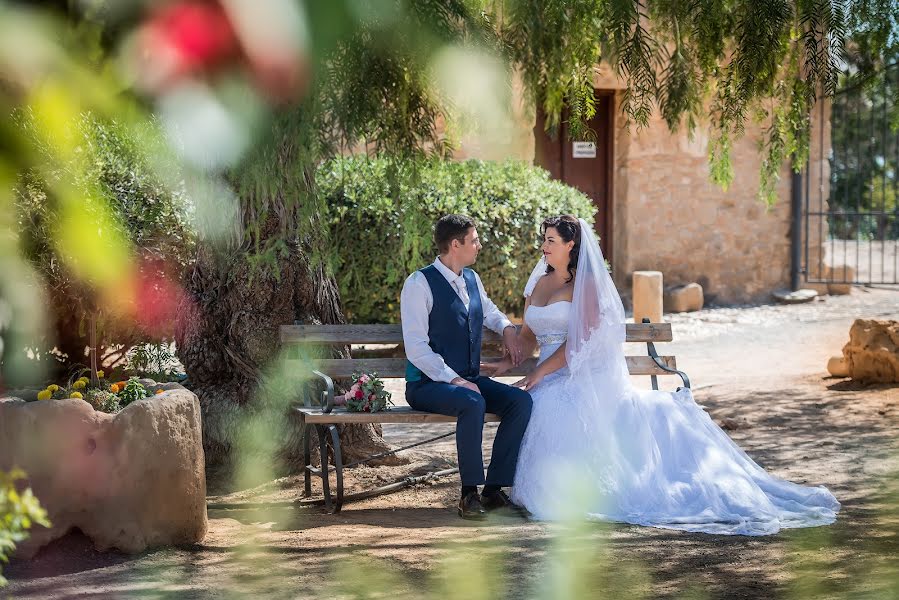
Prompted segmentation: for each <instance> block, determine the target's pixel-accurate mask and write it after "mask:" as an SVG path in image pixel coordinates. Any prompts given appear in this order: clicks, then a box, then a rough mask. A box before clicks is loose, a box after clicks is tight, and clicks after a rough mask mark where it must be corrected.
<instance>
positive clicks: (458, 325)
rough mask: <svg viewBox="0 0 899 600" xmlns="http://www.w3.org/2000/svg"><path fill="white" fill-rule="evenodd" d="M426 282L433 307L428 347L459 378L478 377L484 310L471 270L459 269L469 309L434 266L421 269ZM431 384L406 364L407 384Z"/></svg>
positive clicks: (419, 371)
mask: <svg viewBox="0 0 899 600" xmlns="http://www.w3.org/2000/svg"><path fill="white" fill-rule="evenodd" d="M421 273H422V274H423V275H424V276H425V279H427V280H428V285H429V286H430V287H431V294H432V295H433V296H434V305H433V306H432V307H431V314H430V315H428V345H429V346H431V350H433V351H434V352H436V353H437V354H439V355H440V356H442V357H443V360H444V362H446V364H447V365H448V366H449V368H450V369H452V370H453V371H455V372H456V373H458V374H459V376H460V377H466V378H471V379H473V378H475V377H477V376H478V375H479V374H480V365H481V334H482V330H483V328H484V309H483V307H482V306H481V294H480V292H479V290H478V282H477V280H476V279H475V276H474V271H472V270H471V269H462V277H463V278H464V279H465V287H466V289H467V290H468V298H469V300H468V310H465V305H464V304H463V303H462V299H461V298H459V294H457V293H456V290H454V289H453V286H452V285H450V283H449V282H448V281H447V280H446V278H445V277H444V276H443V275H442V274H441V273H440V271H438V270H437V267H435V266H434V265H428V266H427V267H425V268H424V269H421ZM420 380H425V381H430V379H429V378H428V376H427V375H425V374H424V373H422V372H421V370H420V369H419V368H418V367H416V366H415V365H413V364H412V363H411V362H409V361H408V360H407V361H406V381H420Z"/></svg>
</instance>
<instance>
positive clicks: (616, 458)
mask: <svg viewBox="0 0 899 600" xmlns="http://www.w3.org/2000/svg"><path fill="white" fill-rule="evenodd" d="M541 231H542V233H543V240H544V241H543V247H542V249H543V258H542V259H541V260H540V262H539V263H538V264H537V266H536V267H535V268H534V271H533V273H532V274H531V277H530V280H529V281H528V283H527V286H526V287H525V290H524V295H525V297H526V299H527V300H526V302H525V312H524V325H523V327H522V329H521V332H520V341H521V343H522V346H523V347H524V348H525V349H526V350H527V348H528V347H530V349H531V350H533V347H534V344H535V343H536V344H538V345H539V347H540V358H539V361H538V363H537V367H536V369H535V370H534V371H533V372H532V373H530V374H529V375H528V376H527V377H525V378H524V379H522V380H521V381H519V382H517V383H516V384H515V385H518V386H520V387H523V388H524V389H526V390H528V391H529V392H530V393H531V396H532V397H533V400H534V408H533V413H532V415H531V421H530V423H529V425H528V429H527V432H526V433H525V436H524V440H523V441H522V445H521V450H520V454H519V458H518V468H517V470H516V474H515V483H514V487H513V489H512V500H513V501H514V502H516V503H518V504H520V505H522V506H523V507H524V508H526V509H527V510H528V511H530V512H531V513H532V515H533V517H534V518H536V519H539V520H556V519H561V518H564V517H566V516H568V515H567V513H568V512H569V511H570V508H569V507H571V506H572V505H577V506H580V507H582V508H585V511H586V513H587V516H588V517H589V518H591V519H598V520H607V521H620V522H627V523H634V524H639V525H651V526H654V527H665V528H670V529H681V530H685V531H700V532H707V533H717V534H740V535H767V534H772V533H776V532H777V531H779V530H780V529H782V528H790V527H810V526H816V525H825V524H828V523H832V522H834V520H835V519H836V513H837V511H838V510H839V509H840V503H839V502H837V500H836V498H834V496H833V495H832V494H831V493H830V492H829V491H828V490H827V489H826V488H824V487H806V486H801V485H797V484H794V483H791V482H789V481H784V480H782V479H779V478H777V477H774V476H772V475H769V474H768V473H766V472H765V470H764V469H762V468H761V467H760V466H759V465H757V464H756V463H755V462H754V461H753V460H752V459H751V458H749V456H747V455H746V453H745V452H743V451H742V450H741V449H740V448H739V447H738V446H737V445H736V444H735V443H734V442H733V441H732V440H731V439H730V438H729V437H728V436H727V434H725V433H724V431H722V430H721V428H719V427H718V426H717V425H716V424H715V423H714V422H713V421H712V419H711V418H710V417H709V415H708V414H707V413H706V412H705V411H704V410H703V409H702V408H701V407H700V406H699V405H698V404H696V402H695V401H694V399H693V396H692V394H691V392H690V390H689V389H681V390H679V391H677V392H664V391H644V390H638V389H636V388H634V387H633V386H632V385H631V382H630V379H629V375H628V371H627V365H626V363H625V359H624V352H623V348H622V345H621V344H622V343H623V342H624V339H625V338H624V321H625V316H624V308H623V306H622V304H621V298H620V297H619V296H618V293H617V291H616V290H615V286H614V284H613V283H612V279H611V277H610V276H609V273H608V271H607V270H606V266H605V260H604V259H603V256H602V252H601V251H600V249H599V244H598V243H597V241H596V238H595V237H594V235H593V232H592V229H591V228H590V226H589V225H588V224H587V223H586V221H584V220H583V219H580V220H578V219H576V218H575V217H572V216H570V215H564V216H561V217H552V218H549V219H547V220H545V221H544V222H543V225H542V227H541ZM509 367H511V363H510V362H509V359H504V360H503V361H500V362H499V363H488V364H484V365H482V369H483V370H485V371H487V372H488V373H489V374H491V375H500V374H502V373H503V372H505V371H506V370H507V369H508V368H509ZM572 495H574V496H575V497H572ZM578 500H580V502H578ZM580 514H581V516H583V513H580Z"/></svg>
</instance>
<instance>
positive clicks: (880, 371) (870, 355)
mask: <svg viewBox="0 0 899 600" xmlns="http://www.w3.org/2000/svg"><path fill="white" fill-rule="evenodd" d="M843 357H844V358H845V359H846V364H847V367H848V369H849V376H850V377H852V379H855V380H857V381H862V382H865V383H899V321H888V320H875V319H856V320H855V323H853V324H852V327H850V328H849V342H848V343H847V344H846V345H845V346H843Z"/></svg>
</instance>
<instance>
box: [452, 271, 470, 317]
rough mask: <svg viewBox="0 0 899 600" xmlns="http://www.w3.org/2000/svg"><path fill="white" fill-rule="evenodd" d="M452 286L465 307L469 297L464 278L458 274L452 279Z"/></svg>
mask: <svg viewBox="0 0 899 600" xmlns="http://www.w3.org/2000/svg"><path fill="white" fill-rule="evenodd" d="M453 288H455V290H456V293H457V294H459V298H460V299H461V300H462V304H464V305H465V308H466V309H467V308H468V304H469V302H470V301H471V299H470V298H469V297H468V287H467V286H466V285H465V278H464V277H462V276H461V275H460V276H459V277H456V278H455V279H453Z"/></svg>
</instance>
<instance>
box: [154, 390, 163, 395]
mask: <svg viewBox="0 0 899 600" xmlns="http://www.w3.org/2000/svg"><path fill="white" fill-rule="evenodd" d="M164 391H165V390H156V393H157V394H161V393H162V392H164Z"/></svg>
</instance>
